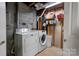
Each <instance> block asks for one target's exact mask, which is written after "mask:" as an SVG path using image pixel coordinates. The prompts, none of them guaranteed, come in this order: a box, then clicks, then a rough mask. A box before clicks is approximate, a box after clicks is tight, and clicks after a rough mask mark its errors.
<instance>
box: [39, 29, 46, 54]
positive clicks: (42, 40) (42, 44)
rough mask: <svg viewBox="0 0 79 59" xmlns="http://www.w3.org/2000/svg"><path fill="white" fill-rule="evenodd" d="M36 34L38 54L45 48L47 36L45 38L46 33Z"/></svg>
mask: <svg viewBox="0 0 79 59" xmlns="http://www.w3.org/2000/svg"><path fill="white" fill-rule="evenodd" d="M38 32H39V33H38V36H39V42H38V52H41V51H43V50H44V49H46V48H47V36H46V31H42V30H40V31H38Z"/></svg>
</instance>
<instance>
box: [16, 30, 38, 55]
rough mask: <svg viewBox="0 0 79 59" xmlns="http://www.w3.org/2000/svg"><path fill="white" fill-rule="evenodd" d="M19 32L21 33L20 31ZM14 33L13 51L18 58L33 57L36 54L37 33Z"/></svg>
mask: <svg viewBox="0 0 79 59" xmlns="http://www.w3.org/2000/svg"><path fill="white" fill-rule="evenodd" d="M20 32H21V31H20ZM20 32H19V33H18V32H16V40H15V48H16V49H15V51H16V55H18V56H33V55H36V54H37V53H38V42H37V39H38V31H31V30H30V31H27V32H23V33H22V32H21V33H20Z"/></svg>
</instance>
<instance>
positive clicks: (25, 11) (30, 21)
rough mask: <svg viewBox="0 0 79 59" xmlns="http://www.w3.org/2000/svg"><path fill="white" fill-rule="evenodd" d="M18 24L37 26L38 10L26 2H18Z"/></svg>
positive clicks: (19, 26)
mask: <svg viewBox="0 0 79 59" xmlns="http://www.w3.org/2000/svg"><path fill="white" fill-rule="evenodd" d="M23 23H24V24H25V25H23ZM17 25H18V28H36V11H35V10H34V8H30V7H28V6H27V5H26V4H24V3H18V24H17Z"/></svg>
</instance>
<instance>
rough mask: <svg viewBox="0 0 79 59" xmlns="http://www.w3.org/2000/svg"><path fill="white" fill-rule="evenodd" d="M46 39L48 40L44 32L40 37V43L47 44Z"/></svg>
mask: <svg viewBox="0 0 79 59" xmlns="http://www.w3.org/2000/svg"><path fill="white" fill-rule="evenodd" d="M46 41H47V39H46V35H45V34H43V35H42V37H40V44H41V45H45V44H46Z"/></svg>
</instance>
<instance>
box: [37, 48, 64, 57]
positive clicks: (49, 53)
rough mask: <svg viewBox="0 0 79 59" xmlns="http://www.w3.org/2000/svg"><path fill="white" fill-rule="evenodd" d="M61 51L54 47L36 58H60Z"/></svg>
mask: <svg viewBox="0 0 79 59" xmlns="http://www.w3.org/2000/svg"><path fill="white" fill-rule="evenodd" d="M62 55H63V53H62V49H60V48H56V47H50V48H47V49H45V50H44V51H42V52H40V53H39V54H37V55H36V56H62Z"/></svg>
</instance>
